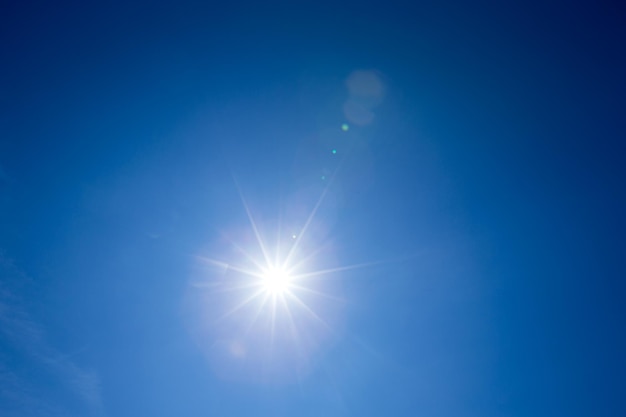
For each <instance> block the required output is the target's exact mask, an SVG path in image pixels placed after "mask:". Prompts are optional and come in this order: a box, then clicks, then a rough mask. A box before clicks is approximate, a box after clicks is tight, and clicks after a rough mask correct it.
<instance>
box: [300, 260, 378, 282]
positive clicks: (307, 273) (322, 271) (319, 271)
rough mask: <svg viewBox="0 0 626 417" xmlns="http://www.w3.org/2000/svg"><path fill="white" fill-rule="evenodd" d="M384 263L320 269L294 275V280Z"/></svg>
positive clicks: (366, 263)
mask: <svg viewBox="0 0 626 417" xmlns="http://www.w3.org/2000/svg"><path fill="white" fill-rule="evenodd" d="M382 263H386V262H385V261H377V262H365V263H362V264H354V265H347V266H339V267H337V268H328V269H320V270H317V271H312V272H305V273H302V274H295V275H293V279H294V280H299V279H302V278H309V277H317V276H321V275H328V274H332V273H333V272H341V271H349V270H351V269H360V268H367V267H370V266H374V265H379V264H382Z"/></svg>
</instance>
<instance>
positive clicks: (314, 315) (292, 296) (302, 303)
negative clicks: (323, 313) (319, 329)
mask: <svg viewBox="0 0 626 417" xmlns="http://www.w3.org/2000/svg"><path fill="white" fill-rule="evenodd" d="M286 294H287V295H288V296H290V297H291V298H292V299H293V300H294V301H295V302H296V303H297V304H298V305H299V306H300V307H302V308H303V309H304V310H306V311H307V312H308V313H309V314H310V315H311V316H312V317H313V318H315V319H316V320H318V321H319V322H320V323H322V324H323V325H324V327H326V328H328V329H329V330H332V328H331V327H330V325H329V324H328V323H326V321H325V320H324V319H322V318H321V317H320V316H318V315H317V314H316V313H315V311H313V310H311V307H309V306H308V305H306V303H305V302H304V301H302V300H301V299H300V298H299V297H298V296H297V295H295V294H293V293H292V292H291V291H287V292H286Z"/></svg>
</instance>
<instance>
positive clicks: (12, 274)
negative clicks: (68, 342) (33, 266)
mask: <svg viewBox="0 0 626 417" xmlns="http://www.w3.org/2000/svg"><path fill="white" fill-rule="evenodd" d="M29 285H34V284H33V283H32V280H31V279H30V278H29V277H28V276H26V275H25V274H24V273H23V272H22V271H20V270H19V268H17V267H16V266H15V265H14V264H13V263H12V262H11V260H9V259H7V258H6V257H5V256H4V254H3V253H2V252H1V251H0V334H1V335H2V336H3V339H5V341H6V342H5V343H7V344H8V345H9V346H10V348H11V349H12V351H15V352H18V353H19V354H20V355H23V356H24V357H25V358H27V360H28V362H30V364H29V365H30V366H34V367H35V368H36V369H39V370H41V371H42V372H44V373H46V374H47V375H51V376H52V378H54V379H56V380H58V381H59V382H60V384H61V385H62V386H65V387H66V389H67V390H69V391H70V392H71V393H73V395H74V396H75V397H76V398H77V399H79V400H80V401H81V402H82V403H83V405H84V408H86V409H87V412H88V413H89V415H91V416H104V408H103V405H102V396H101V390H100V382H99V379H98V375H97V374H96V373H95V372H94V371H90V370H86V369H83V368H81V367H80V366H78V365H77V364H76V363H75V362H74V361H73V360H72V359H71V356H70V355H66V354H63V353H62V352H60V351H58V350H57V349H55V348H54V347H53V346H51V344H50V343H49V342H48V341H47V340H46V336H45V330H44V329H43V327H42V326H41V324H40V323H38V322H37V321H36V320H35V319H34V318H33V317H32V315H31V314H30V313H29V312H28V308H27V306H26V304H25V303H24V302H23V300H22V299H21V298H20V297H19V295H18V294H19V289H20V288H23V287H24V286H29ZM5 356H6V355H5ZM8 362H9V358H8V357H3V356H1V355H0V386H1V387H3V389H2V390H0V400H2V404H1V405H0V414H2V415H3V416H4V415H16V416H17V415H32V416H39V415H42V416H43V415H45V416H58V417H66V416H68V417H69V416H71V415H73V413H71V412H70V410H67V409H65V408H64V407H63V406H62V405H61V404H57V403H55V401H54V400H49V401H45V400H42V394H43V393H42V392H41V389H40V388H38V387H37V383H36V381H32V380H31V379H32V376H29V375H27V373H26V372H24V371H23V370H19V367H18V368H17V369H18V370H15V369H13V366H11V364H9V363H8ZM44 397H45V396H44Z"/></svg>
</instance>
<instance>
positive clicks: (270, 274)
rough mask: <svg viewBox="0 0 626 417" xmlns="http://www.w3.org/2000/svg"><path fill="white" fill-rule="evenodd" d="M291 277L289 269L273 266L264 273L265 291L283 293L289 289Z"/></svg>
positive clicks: (276, 293)
mask: <svg viewBox="0 0 626 417" xmlns="http://www.w3.org/2000/svg"><path fill="white" fill-rule="evenodd" d="M290 281H291V277H290V276H289V274H288V273H287V271H285V270H283V269H281V268H272V269H270V270H269V271H267V272H265V273H264V274H263V281H262V284H263V287H264V288H265V291H267V292H269V293H271V294H275V295H279V294H283V293H284V292H285V291H287V290H288V289H289V282H290Z"/></svg>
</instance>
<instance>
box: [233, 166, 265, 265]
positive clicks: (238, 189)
mask: <svg viewBox="0 0 626 417" xmlns="http://www.w3.org/2000/svg"><path fill="white" fill-rule="evenodd" d="M233 180H235V178H234V177H233ZM235 186H236V187H237V191H238V192H239V198H241V203H242V204H243V207H244V209H245V210H246V215H247V216H248V220H249V221H250V226H252V230H253V231H254V235H255V236H256V240H257V242H258V244H259V247H260V248H261V252H263V258H264V259H265V262H266V263H267V264H268V265H271V263H272V262H271V260H270V256H269V253H268V251H267V248H266V247H265V244H264V243H263V239H262V238H261V233H259V229H258V227H257V225H256V223H255V221H254V218H253V217H252V213H251V212H250V207H248V203H246V199H245V198H244V196H243V193H242V192H241V188H240V187H239V184H238V183H237V180H235Z"/></svg>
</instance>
